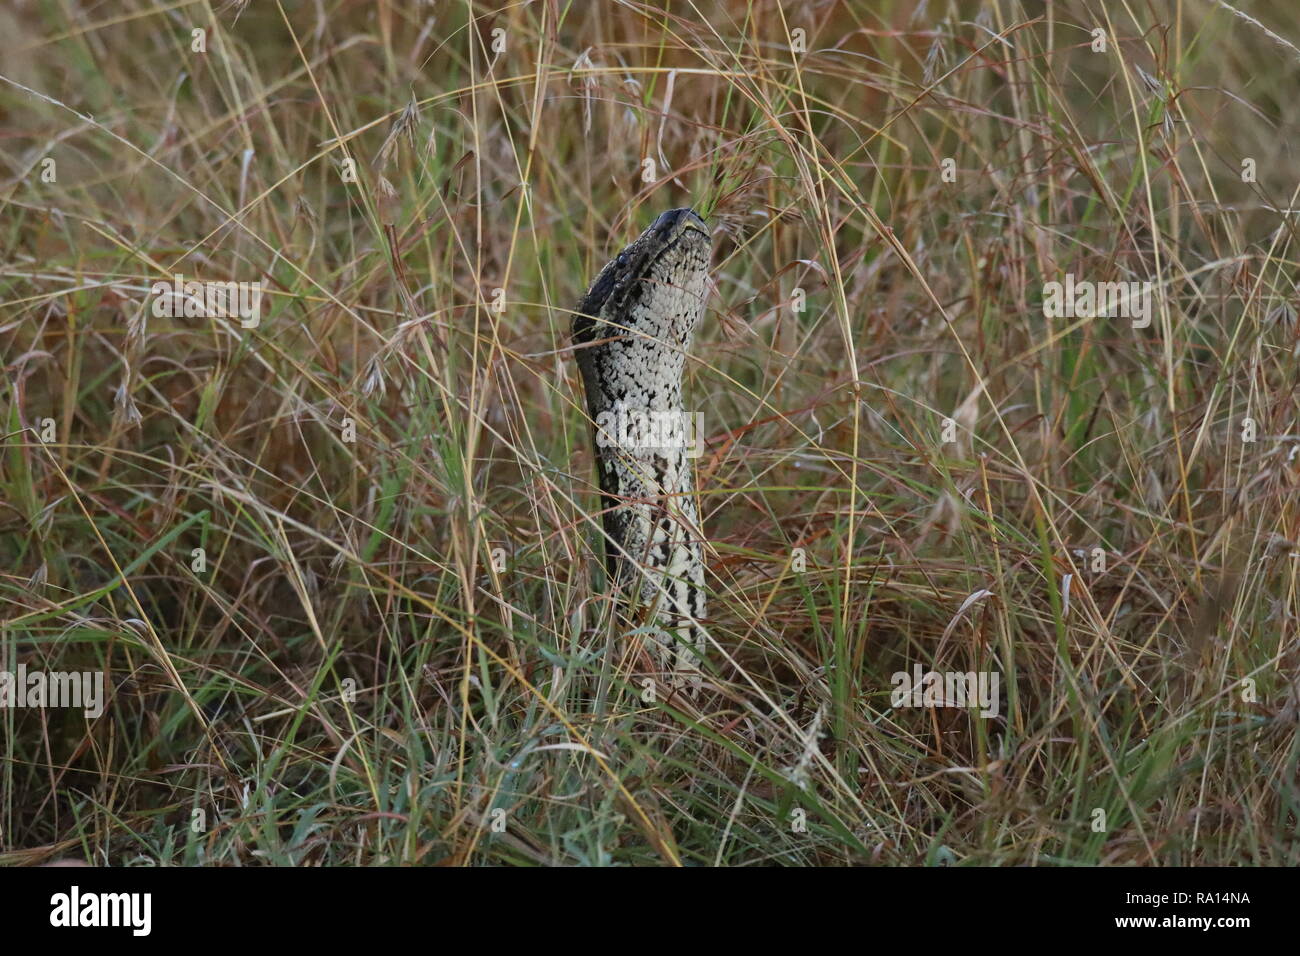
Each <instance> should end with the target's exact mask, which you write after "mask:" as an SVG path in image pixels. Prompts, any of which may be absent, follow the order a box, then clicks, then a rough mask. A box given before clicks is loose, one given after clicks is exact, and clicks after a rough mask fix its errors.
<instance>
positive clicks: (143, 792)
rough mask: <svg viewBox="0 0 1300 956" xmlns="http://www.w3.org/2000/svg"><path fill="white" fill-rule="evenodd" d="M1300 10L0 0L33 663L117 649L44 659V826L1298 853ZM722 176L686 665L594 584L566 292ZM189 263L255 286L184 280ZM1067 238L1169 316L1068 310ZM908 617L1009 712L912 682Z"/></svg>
mask: <svg viewBox="0 0 1300 956" xmlns="http://www.w3.org/2000/svg"><path fill="white" fill-rule="evenodd" d="M199 28H201V29H203V30H205V31H206V34H205V36H204V39H205V41H206V47H207V49H206V52H195V51H193V50H192V44H193V42H194V40H193V36H192V33H191V31H192V30H193V29H199ZM1094 30H1100V31H1101V36H1102V37H1103V38H1104V40H1105V49H1104V50H1096V49H1094V47H1095V46H1097V45H1098V42H1099V41H1098V40H1097V39H1096V36H1097V35H1095V34H1094V32H1093V31H1094ZM497 31H500V32H497ZM800 31H802V32H800ZM1297 42H1300V13H1298V12H1297V10H1296V8H1295V7H1294V6H1293V5H1289V4H1284V3H1273V4H1259V5H1252V6H1251V7H1250V8H1249V11H1247V10H1246V9H1244V8H1238V7H1236V6H1235V5H1230V4H1227V3H1214V2H1201V0H1187V2H1170V3H1153V4H1097V3H1086V2H1064V3H1052V4H1048V5H1040V4H1037V3H1027V2H1026V3H1020V2H1011V0H1007V2H992V3H982V4H977V3H956V2H930V3H928V4H926V3H920V4H910V3H901V2H898V3H891V2H882V3H872V4H858V3H831V4H786V5H784V6H783V5H782V4H780V3H779V2H777V0H752V2H726V3H724V2H716V3H710V2H699V3H690V2H688V3H673V4H658V5H656V4H642V3H635V2H628V3H617V4H616V3H599V4H558V5H557V4H549V3H535V4H522V3H514V4H507V5H504V6H502V7H501V8H499V9H497V8H495V7H493V6H490V5H487V4H478V3H472V2H469V3H446V4H432V5H425V4H419V3H396V2H391V0H376V2H374V3H364V4H349V3H341V2H337V0H319V2H312V3H308V2H298V3H294V2H286V0H265V2H258V3H253V4H247V5H245V4H242V3H237V4H233V5H228V6H225V7H223V6H221V5H219V4H216V3H209V2H187V0H180V2H172V3H157V2H155V3H149V2H144V0H122V2H120V3H116V4H112V5H98V4H77V3H55V2H52V0H32V2H27V3H22V4H19V5H17V6H15V7H6V8H5V10H4V11H0V64H2V66H0V130H2V131H3V136H2V137H0V209H3V216H2V217H0V300H2V301H3V304H2V305H0V365H2V366H3V368H4V376H3V379H2V380H0V387H2V388H3V391H2V393H0V394H2V395H3V399H2V403H0V416H3V420H4V421H3V428H2V429H0V433H2V434H3V442H4V444H3V448H2V449H0V489H2V490H0V498H2V499H3V500H2V501H0V555H3V559H4V560H3V562H2V563H0V594H2V596H3V597H2V602H3V605H2V610H0V614H2V617H0V660H3V661H4V662H5V663H4V665H3V666H2V667H0V669H3V667H9V668H10V669H12V668H13V667H14V666H16V664H17V663H19V662H23V663H25V664H26V665H27V667H28V668H29V669H42V670H47V671H60V670H78V671H82V670H91V671H94V670H99V671H103V672H104V673H105V675H106V679H107V684H108V687H109V692H110V695H111V699H110V700H109V702H108V706H107V707H106V709H105V712H104V714H103V716H102V717H100V718H98V719H87V718H86V717H85V716H84V715H83V714H82V713H81V712H80V711H77V710H71V709H54V708H47V709H0V861H3V862H6V863H37V862H43V861H47V860H49V859H53V858H56V857H79V858H84V859H86V860H89V861H95V862H109V863H113V864H130V863H145V862H153V863H171V864H176V863H187V864H198V863H205V864H222V865H236V864H255V863H275V864H331V865H346V864H396V863H420V864H432V863H443V864H523V865H537V864H621V865H627V864H678V863H681V864H730V865H753V864H765V863H780V864H789V865H806V864H853V863H885V864H951V863H960V864H1000V865H1002V864H1144V865H1151V864H1270V865H1281V864H1290V865H1294V864H1296V863H1297V862H1298V861H1300V845H1298V844H1297V827H1298V826H1300V813H1298V806H1300V791H1298V789H1297V786H1298V783H1300V779H1298V777H1297V764H1298V761H1300V748H1298V746H1297V737H1296V730H1297V720H1298V718H1297V714H1298V711H1300V703H1298V700H1297V693H1298V690H1297V687H1298V685H1297V663H1298V656H1300V648H1298V646H1297V637H1296V621H1297V610H1298V608H1297V601H1298V597H1297V571H1298V570H1300V559H1297V558H1296V556H1295V555H1296V553H1297V552H1300V546H1297V544H1296V539H1297V538H1298V537H1300V514H1298V513H1297V508H1296V496H1295V493H1294V492H1295V488H1296V484H1297V479H1298V477H1300V456H1297V448H1300V433H1298V429H1297V425H1296V412H1297V396H1296V387H1297V380H1296V379H1297V362H1296V354H1297V344H1298V339H1297V326H1296V301H1295V300H1296V289H1295V284H1294V283H1295V274H1296V262H1295V258H1296V238H1297V237H1296V234H1295V227H1294V222H1295V220H1294V217H1293V216H1292V215H1290V210H1291V209H1292V208H1293V207H1295V205H1296V196H1295V194H1296V191H1297V189H1298V188H1300V175H1298V174H1300V163H1298V162H1297V159H1296V156H1295V155H1294V145H1293V144H1294V143H1295V142H1296V139H1297V137H1296V135H1295V132H1296V128H1297V122H1298V121H1300V100H1298V99H1297V98H1296V97H1295V96H1294V95H1293V91H1292V89H1291V87H1292V84H1291V83H1290V78H1291V77H1292V75H1293V74H1294V69H1295V60H1296V58H1297V57H1298V56H1300V51H1298V50H1297V49H1296V47H1295V46H1294V45H1293V44H1295V43H1297ZM800 47H802V50H800ZM46 159H53V160H54V163H55V165H54V167H53V169H54V172H55V178H54V181H47V178H48V177H46V176H43V173H45V171H46V170H47V169H49V168H50V167H49V166H48V164H46V163H45V162H44V161H45V160H46ZM647 160H649V161H651V162H650V163H647V162H646V161H647ZM949 161H950V162H949ZM652 167H653V168H652ZM353 169H354V170H355V181H354V182H349V181H346V180H347V179H349V178H352V177H351V176H350V175H345V174H350V172H351V171H352V170H353ZM1252 172H1253V176H1252V175H1251V173H1252ZM647 174H648V175H647ZM647 178H648V180H649V181H646V179H647ZM949 180H951V181H949ZM680 205H693V206H695V207H696V208H697V209H698V210H700V211H701V212H702V213H704V214H705V215H707V216H708V217H709V220H710V222H711V223H712V224H713V226H714V231H715V262H714V273H713V279H714V282H715V286H716V288H715V291H714V293H713V295H712V297H711V299H710V304H709V310H708V314H707V316H706V320H705V322H704V323H703V327H702V329H701V330H700V335H699V340H698V342H697V344H696V347H695V350H694V355H693V358H692V360H691V362H690V365H689V372H688V382H687V389H686V391H687V403H688V407H689V408H690V409H692V410H694V411H699V412H702V413H703V414H704V422H705V433H706V437H707V448H706V452H705V454H704V456H703V457H702V458H700V459H699V461H698V484H699V495H700V502H701V512H702V515H703V520H704V526H705V529H706V531H707V534H708V537H709V546H708V564H709V568H710V580H709V584H710V588H711V597H710V603H709V608H710V619H709V622H708V625H709V634H710V641H711V646H710V653H709V659H708V662H707V665H706V670H707V672H708V675H709V677H708V680H709V688H708V690H707V691H706V692H705V693H704V694H702V695H701V696H700V697H699V698H697V699H696V700H694V701H691V702H683V701H680V700H677V699H672V700H669V701H664V700H662V699H657V698H654V697H652V696H649V695H646V694H644V693H643V683H642V674H643V671H644V667H645V664H646V661H647V655H646V654H645V650H644V647H643V646H642V645H643V643H644V640H645V639H646V636H645V635H644V634H640V633H636V632H634V633H631V634H624V633H620V632H619V630H618V628H617V625H616V623H615V621H614V619H613V615H612V614H611V613H610V608H609V602H608V600H607V597H606V593H605V589H604V582H603V580H602V577H601V573H600V570H599V564H600V561H599V536H598V531H597V528H598V525H599V518H598V513H599V507H600V506H599V501H598V497H597V494H596V491H595V486H594V481H593V477H594V473H593V463H592V449H591V448H590V447H589V442H588V438H589V435H588V427H589V426H588V424H587V421H586V414H585V409H584V406H583V403H582V399H581V393H580V391H579V385H578V378H577V374H576V367H575V363H574V360H573V356H572V353H571V351H570V348H569V339H568V328H569V323H570V311H569V310H570V309H571V308H572V306H573V303H574V302H576V300H577V298H578V297H579V295H580V294H581V293H582V292H583V291H584V289H585V287H586V284H587V283H588V282H589V281H590V279H591V278H592V277H593V276H594V274H595V272H596V271H597V270H598V269H599V268H600V266H601V265H602V264H603V263H604V262H605V261H607V260H608V258H609V257H610V256H611V255H613V254H614V253H616V252H617V250H618V249H619V248H621V247H622V245H623V244H624V243H625V242H626V241H627V240H628V239H629V238H631V237H632V236H634V235H635V234H636V233H637V232H639V231H640V229H641V228H643V227H644V226H645V225H646V224H647V223H648V222H649V221H650V220H652V219H653V217H654V216H655V215H656V214H657V213H658V212H660V211H662V210H663V209H666V208H670V207H673V206H680ZM176 273H180V274H183V275H184V276H185V277H186V278H193V279H199V280H211V281H244V282H252V281H261V282H262V283H263V285H264V287H265V289H266V294H265V302H264V307H263V310H262V314H261V321H260V323H259V324H258V325H257V326H256V327H255V328H243V327H241V325H240V323H239V322H238V320H237V319H230V318H211V317H192V318H184V317H181V318H175V319H169V318H159V317H157V316H155V315H154V314H153V313H152V309H151V305H152V302H153V301H154V299H153V297H152V296H151V295H150V288H151V286H152V284H153V283H155V282H158V281H168V280H170V278H171V276H172V275H173V274H176ZM1067 273H1069V274H1071V275H1073V276H1075V277H1076V278H1082V279H1086V280H1089V281H1092V282H1120V281H1123V282H1130V281H1137V282H1142V281H1149V282H1152V283H1153V284H1154V290H1155V295H1154V297H1153V299H1152V303H1153V305H1152V314H1151V322H1150V325H1149V326H1148V327H1145V328H1135V327H1134V324H1133V322H1131V321H1130V320H1129V319H1127V318H1123V317H1098V318H1092V317H1075V318H1067V317H1050V316H1048V315H1045V312H1044V308H1043V300H1044V296H1045V294H1046V293H1045V286H1046V284H1047V283H1050V282H1053V281H1060V280H1062V279H1063V277H1064V275H1065V274H1067ZM496 290H502V291H501V292H497V291H496ZM1247 419H1249V420H1250V423H1247V421H1246V420H1247ZM1252 428H1253V435H1252V433H1251V429H1252ZM1244 437H1253V438H1254V440H1253V441H1248V440H1244ZM945 438H947V439H951V440H945ZM198 549H201V550H198ZM917 665H920V666H921V667H922V668H923V669H925V670H930V669H933V670H936V671H962V672H964V671H976V672H984V673H986V674H988V673H996V674H998V675H999V676H1000V678H1001V687H1002V694H1001V707H1000V710H999V713H998V715H997V716H996V717H992V718H987V717H981V716H980V715H979V713H978V712H977V710H975V709H971V708H966V709H963V708H952V707H933V706H932V707H919V708H918V707H909V706H899V705H897V702H895V701H893V700H892V699H891V689H892V680H893V675H894V674H895V673H897V672H908V673H910V672H912V669H913V668H914V667H915V666H917Z"/></svg>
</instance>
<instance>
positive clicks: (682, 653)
mask: <svg viewBox="0 0 1300 956" xmlns="http://www.w3.org/2000/svg"><path fill="white" fill-rule="evenodd" d="M712 247H713V240H712V236H711V234H710V230H709V227H708V225H707V224H706V223H705V221H704V219H703V218H702V217H701V216H699V215H698V214H697V213H696V212H695V211H694V210H693V209H690V208H686V207H684V208H680V209H670V210H668V211H667V212H665V213H663V214H662V215H660V216H659V217H658V218H657V219H656V220H655V221H654V223H653V224H652V225H651V226H650V227H649V228H648V229H646V231H645V232H643V233H641V235H640V236H639V237H637V238H636V239H635V240H634V241H633V242H632V243H631V244H630V245H628V246H627V248H625V249H624V250H623V251H622V252H620V253H619V254H618V255H617V256H615V257H614V258H613V259H611V260H610V261H609V262H608V263H607V264H606V265H605V267H604V268H603V269H601V270H600V272H599V273H598V274H597V276H596V279H595V281H594V282H592V284H591V287H590V288H589V289H588V290H587V293H586V295H585V296H583V298H582V300H581V301H580V302H579V304H578V306H577V308H576V309H575V310H574V318H573V330H572V333H573V342H574V354H575V356H576V359H577V364H578V368H579V370H580V372H581V378H582V383H583V391H584V392H585V394H586V400H587V412H588V414H589V416H590V418H591V423H592V429H591V430H592V435H593V442H594V444H595V450H596V471H597V477H598V479H599V484H600V496H601V506H602V507H601V527H602V530H603V535H602V537H603V540H604V554H605V569H606V578H607V581H608V582H609V584H610V586H611V588H612V589H613V592H614V596H615V601H616V606H617V607H618V609H619V616H620V618H621V619H622V620H623V621H625V622H628V623H632V622H635V621H637V620H638V619H639V620H640V621H641V622H642V623H643V625H648V627H647V631H648V632H649V633H650V634H651V635H652V636H653V639H652V640H651V641H649V642H648V643H649V647H650V650H651V652H652V656H653V658H654V660H655V662H656V664H657V665H658V667H659V668H660V671H659V673H660V674H661V675H662V678H663V679H664V681H665V682H666V684H667V685H668V686H669V687H670V688H673V689H677V688H682V689H685V690H688V691H698V690H699V688H700V686H701V681H700V662H701V660H702V659H703V656H704V651H705V642H706V637H705V632H704V627H703V625H702V623H701V622H702V621H703V620H704V617H705V612H706V595H705V590H704V559H703V541H704V538H703V533H702V530H701V528H700V519H699V511H698V508H697V506H696V499H695V468H694V458H693V456H692V455H691V454H690V438H689V432H690V429H689V427H687V426H688V424H689V423H690V422H693V421H695V420H696V419H694V418H688V417H687V415H686V413H685V409H684V407H683V404H682V373H683V371H684V369H685V364H686V357H687V354H688V352H689V350H690V347H691V340H692V337H693V335H694V332H695V327H696V325H697V324H698V323H699V320H700V316H701V315H702V313H703V311H704V305H705V300H706V298H707V295H708V277H709V260H710V257H711V253H712ZM638 610H639V611H640V616H638V613H637V612H638Z"/></svg>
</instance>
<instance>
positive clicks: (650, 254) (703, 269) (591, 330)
mask: <svg viewBox="0 0 1300 956" xmlns="http://www.w3.org/2000/svg"><path fill="white" fill-rule="evenodd" d="M712 247H713V239H712V237H711V235H710V233H709V227H708V225H707V224H706V223H705V222H704V220H703V219H702V218H700V216H699V214H698V213H696V212H695V210H693V209H690V208H689V207H682V208H681V209H670V210H668V211H667V212H665V213H663V214H662V215H660V216H659V218H658V219H656V220H655V221H654V224H653V225H651V226H650V228H649V229H647V230H646V231H645V232H643V233H641V235H640V236H638V237H637V238H636V239H635V240H634V241H633V242H632V243H631V244H630V245H629V246H628V247H627V248H626V249H624V250H623V251H622V252H620V253H619V254H618V255H617V256H615V257H614V258H613V259H611V260H610V262H609V264H608V265H606V266H605V268H603V269H601V270H600V274H599V275H598V276H597V277H596V281H595V282H593V283H592V285H591V289H590V290H588V292H587V294H586V296H584V297H583V300H582V302H581V303H579V305H578V309H577V313H578V314H577V315H576V316H575V318H574V322H573V337H574V339H575V341H577V342H579V343H583V342H589V341H592V340H593V339H595V338H601V337H604V336H605V335H614V334H617V329H618V328H624V329H629V328H630V329H635V328H636V325H637V321H638V318H639V317H642V316H646V317H658V316H668V317H670V318H671V319H672V320H673V323H672V327H671V329H662V328H660V329H654V330H644V331H649V332H651V334H653V335H656V336H659V335H662V334H664V333H665V332H669V331H670V332H672V333H674V337H676V338H678V339H680V340H681V343H682V344H684V342H685V341H686V340H687V339H689V337H690V334H691V331H692V330H693V329H694V326H695V323H696V321H697V320H698V319H699V315H700V312H701V311H702V309H703V307H704V296H705V291H706V288H707V279H708V271H709V257H710V254H711V252H712ZM602 324H603V325H606V329H605V330H604V331H602V332H601V333H600V335H597V331H596V327H597V326H598V325H602ZM611 327H612V328H611Z"/></svg>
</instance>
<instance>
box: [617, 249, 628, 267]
mask: <svg viewBox="0 0 1300 956" xmlns="http://www.w3.org/2000/svg"><path fill="white" fill-rule="evenodd" d="M618 264H619V265H621V266H625V265H627V253H626V252H620V253H619V254H618Z"/></svg>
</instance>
